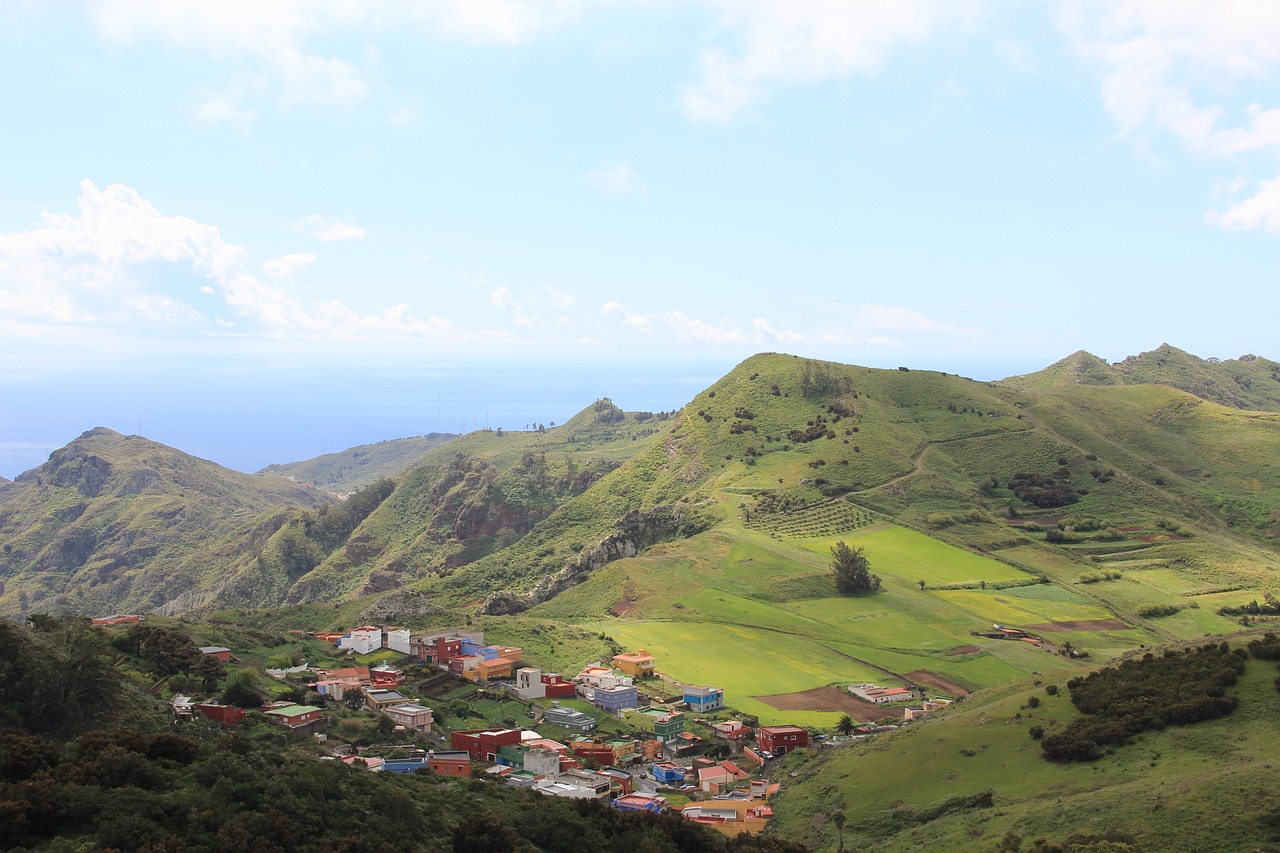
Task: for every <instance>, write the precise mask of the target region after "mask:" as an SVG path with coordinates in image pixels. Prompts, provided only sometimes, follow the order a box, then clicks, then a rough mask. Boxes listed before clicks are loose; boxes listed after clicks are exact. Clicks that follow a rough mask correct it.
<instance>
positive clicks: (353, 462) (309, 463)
mask: <svg viewBox="0 0 1280 853" xmlns="http://www.w3.org/2000/svg"><path fill="white" fill-rule="evenodd" d="M457 437H458V436H457V435H455V434H453V433H444V432H433V433H430V434H428V435H419V436H414V437H412V438H393V439H388V440H387V441H379V442H377V443H376V444H361V445H358V446H356V447H349V448H347V449H346V450H341V451H338V452H337V453H326V454H324V455H322V456H317V457H315V458H314V459H306V460H303V461H301V462H285V463H282V464H277V465H268V466H267V467H266V468H263V469H262V470H261V471H259V472H258V473H259V474H275V475H278V476H281V477H288V478H289V479H290V480H296V481H298V482H300V483H309V484H310V485H312V486H315V487H316V488H318V489H324V490H326V491H329V492H333V493H334V494H336V495H338V496H339V497H346V496H347V495H349V494H351V493H352V492H355V491H358V490H359V489H362V488H364V487H365V486H369V485H372V484H373V483H375V482H377V481H378V480H380V479H381V478H383V477H395V476H397V475H399V474H402V473H403V472H404V471H406V470H407V469H409V468H412V467H413V465H414V464H415V463H417V461H418V460H419V459H421V458H422V457H423V456H425V455H426V454H427V453H428V452H429V451H432V450H435V449H436V448H437V447H439V446H440V445H442V444H446V443H448V442H450V441H453V440H454V439H455V438H457Z"/></svg>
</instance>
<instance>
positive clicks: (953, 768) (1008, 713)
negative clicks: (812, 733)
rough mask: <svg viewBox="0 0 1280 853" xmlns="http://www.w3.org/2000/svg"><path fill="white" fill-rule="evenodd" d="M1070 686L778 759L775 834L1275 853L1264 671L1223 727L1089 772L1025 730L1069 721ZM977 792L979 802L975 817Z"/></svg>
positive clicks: (1145, 744) (859, 842) (1253, 673)
mask: <svg viewBox="0 0 1280 853" xmlns="http://www.w3.org/2000/svg"><path fill="white" fill-rule="evenodd" d="M1241 639H1243V638H1241ZM1082 672H1084V670H1067V671H1059V672H1052V673H1049V672H1045V673H1042V674H1040V675H1038V676H1036V677H1034V678H1031V677H1028V678H1024V679H1020V680H1018V681H1015V682H1013V683H1010V684H1005V685H1002V686H999V687H993V688H990V689H987V690H983V691H981V692H979V693H976V694H974V695H973V696H970V697H969V698H967V699H966V700H965V701H964V702H962V703H960V704H958V705H954V706H953V707H951V708H948V709H946V710H944V711H941V712H937V713H936V714H935V715H931V716H929V717H927V718H925V719H924V720H923V721H921V722H918V723H913V724H911V726H910V727H908V728H906V729H902V730H900V731H897V732H893V733H890V734H887V735H879V736H877V737H876V738H875V739H874V740H872V741H868V742H866V743H862V744H857V745H846V746H842V747H840V748H837V749H828V750H825V751H823V752H821V753H819V754H813V753H810V754H804V755H797V756H793V757H790V758H789V759H788V760H787V761H786V762H785V763H784V764H783V766H782V767H781V768H780V769H781V771H782V772H783V773H784V774H785V775H787V776H793V777H795V778H794V779H793V780H792V781H791V783H790V784H787V785H784V787H783V789H782V793H781V795H780V797H779V799H778V800H777V801H776V803H775V811H776V813H777V815H778V818H777V824H776V826H775V829H776V831H777V832H778V833H779V834H780V835H782V836H784V837H788V838H793V839H799V840H802V841H804V842H805V843H807V844H809V845H810V846H811V848H812V849H814V850H816V851H834V850H835V849H836V847H837V831H836V827H835V823H834V821H833V820H832V818H833V816H835V815H836V814H839V815H841V816H843V818H844V821H845V825H844V843H845V845H846V847H847V848H848V849H865V850H884V851H891V850H907V849H912V850H914V849H920V848H921V847H927V848H930V849H944V850H995V849H1003V848H997V845H998V844H999V843H1000V842H1001V841H1002V839H1004V838H1005V837H1006V835H1007V834H1008V833H1013V834H1014V835H1016V836H1020V837H1021V838H1022V839H1023V840H1024V842H1025V845H1026V846H1025V847H1024V848H1023V849H1030V848H1031V846H1032V844H1031V842H1032V841H1033V840H1034V839H1037V838H1045V839H1048V840H1049V841H1052V842H1056V843H1061V842H1062V841H1063V840H1064V839H1065V838H1066V837H1067V836H1069V835H1070V834H1072V833H1093V834H1102V833H1105V832H1108V831H1111V832H1118V833H1122V834H1124V835H1126V836H1129V837H1130V838H1132V839H1133V843H1134V846H1133V847H1129V848H1113V847H1106V848H1096V849H1108V850H1111V849H1141V850H1168V851H1201V850H1203V851H1218V850H1222V851H1229V850H1275V849H1277V846H1276V845H1277V842H1280V834H1278V833H1277V832H1276V829H1275V818H1276V807H1277V804H1278V803H1280V782H1278V781H1277V777H1276V774H1275V773H1273V772H1270V768H1272V767H1273V766H1274V765H1275V764H1276V763H1277V762H1278V761H1280V752H1277V749H1276V745H1275V738H1274V737H1273V733H1274V720H1275V718H1276V715H1277V714H1278V713H1280V694H1277V692H1276V688H1275V685H1274V683H1273V682H1274V681H1275V677H1276V669H1275V665H1274V664H1273V663H1272V662H1270V661H1261V660H1251V661H1249V662H1248V663H1247V664H1246V667H1245V671H1244V675H1243V676H1242V677H1241V679H1240V680H1239V682H1237V684H1236V685H1235V686H1234V687H1232V688H1229V689H1228V691H1227V692H1228V695H1233V696H1236V697H1238V699H1239V705H1238V707H1237V708H1236V710H1235V711H1234V712H1232V713H1231V714H1230V715H1229V716H1227V717H1225V718H1222V719H1218V720H1211V721H1207V722H1200V723H1195V724H1194V725H1189V726H1169V727H1167V728H1164V729H1162V730H1160V731H1149V732H1146V733H1143V734H1139V735H1137V736H1136V737H1134V738H1133V739H1132V742H1131V743H1129V744H1128V745H1124V746H1117V747H1114V748H1112V749H1110V750H1109V751H1108V753H1107V754H1106V755H1104V756H1103V757H1102V758H1101V759H1099V760H1097V761H1092V762H1076V763H1065V764H1064V763H1055V762H1050V761H1047V760H1045V759H1044V758H1043V757H1041V754H1040V752H1041V751H1040V748H1039V746H1040V744H1039V743H1038V742H1037V741H1036V740H1034V739H1033V738H1032V736H1031V730H1032V728H1033V727H1037V726H1038V727H1040V728H1042V729H1045V730H1047V731H1049V732H1053V731H1058V730H1061V729H1062V728H1064V727H1065V726H1066V725H1067V724H1068V723H1069V722H1070V721H1071V720H1073V719H1075V718H1077V717H1078V716H1079V715H1080V714H1079V711H1078V710H1077V709H1076V708H1075V707H1073V705H1072V703H1071V700H1070V698H1069V691H1068V690H1067V688H1066V681H1067V679H1068V677H1069V676H1072V675H1076V674H1079V673H1082ZM1047 689H1048V690H1054V691H1056V693H1054V694H1053V695H1051V694H1050V693H1049V692H1047ZM987 791H990V792H992V794H993V797H992V800H991V802H990V803H989V804H988V805H985V806H984V805H977V804H975V800H974V798H975V795H981V794H982V793H983V792H987ZM1089 849H1095V848H1089Z"/></svg>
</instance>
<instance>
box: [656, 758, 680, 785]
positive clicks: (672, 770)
mask: <svg viewBox="0 0 1280 853" xmlns="http://www.w3.org/2000/svg"><path fill="white" fill-rule="evenodd" d="M649 775H650V776H652V777H653V778H654V781H656V782H657V783H658V784H659V785H683V784H684V780H685V772H684V768H683V767H681V766H680V765H679V764H676V763H675V762H673V761H655V762H654V763H653V764H650V765H649Z"/></svg>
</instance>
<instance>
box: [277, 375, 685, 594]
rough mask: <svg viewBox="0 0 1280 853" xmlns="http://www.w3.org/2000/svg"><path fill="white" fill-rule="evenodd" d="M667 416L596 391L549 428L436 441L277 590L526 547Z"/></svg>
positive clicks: (324, 585)
mask: <svg viewBox="0 0 1280 853" xmlns="http://www.w3.org/2000/svg"><path fill="white" fill-rule="evenodd" d="M667 418H668V416H667V415H666V414H661V415H654V414H651V413H648V412H632V413H625V412H623V411H622V410H621V409H619V408H618V407H617V406H616V405H614V404H613V403H612V402H611V401H609V400H607V399H606V400H599V401H597V402H596V403H593V404H592V405H591V406H589V407H587V409H585V410H584V411H583V412H581V413H579V414H578V415H577V416H575V417H574V418H572V419H571V420H570V421H569V422H567V423H565V424H563V425H561V426H559V427H554V428H552V429H545V428H544V429H539V430H536V431H530V432H503V431H500V430H497V431H491V430H482V431H477V432H475V433H470V434H468V435H466V436H462V437H460V438H458V439H456V440H454V441H452V442H450V443H448V444H447V445H444V446H441V447H439V448H437V449H435V450H433V451H431V452H429V453H428V454H426V455H425V456H423V457H422V458H421V459H420V460H419V461H418V463H417V465H416V466H415V467H414V468H413V469H411V470H409V471H408V472H406V473H405V474H404V475H403V476H401V477H400V478H399V481H398V483H397V486H396V489H395V491H394V493H393V494H392V495H391V496H390V497H389V498H388V499H387V500H386V501H385V503H383V504H382V505H381V506H379V507H378V508H377V510H375V511H374V512H372V513H371V514H370V515H369V516H368V518H367V519H366V520H365V521H364V522H363V523H362V524H361V525H360V526H359V528H358V529H356V530H355V531H354V532H353V534H352V535H351V537H350V539H349V540H348V541H347V543H346V545H345V546H344V547H343V548H341V549H339V550H337V551H335V552H333V553H332V554H331V555H330V556H329V557H328V558H327V559H325V560H324V561H323V562H321V563H320V564H318V565H317V567H316V568H315V570H314V571H311V572H309V573H307V574H306V575H305V576H303V577H301V578H299V579H298V580H297V582H296V583H295V584H294V586H293V588H292V589H291V590H290V591H289V593H288V596H287V600H288V601H289V602H291V603H296V602H305V601H310V600H315V599H327V600H332V599H335V598H352V597H355V596H358V595H362V594H372V593H378V592H384V591H387V590H390V589H395V588H398V587H401V586H403V585H405V584H407V583H410V582H413V581H416V580H419V579H422V578H429V577H434V576H437V575H441V574H448V573H450V572H452V571H453V570H454V569H456V568H457V567H459V566H462V565H466V564H468V563H471V562H473V561H476V560H479V559H482V558H484V557H485V556H486V555H488V554H491V553H493V552H495V551H499V550H502V549H504V548H508V547H509V546H516V547H518V548H520V549H526V548H528V547H530V546H529V544H528V543H527V542H525V541H524V540H523V537H524V536H525V534H527V533H528V532H529V530H530V529H531V528H533V527H534V525H536V524H537V523H538V522H540V521H542V520H543V519H545V518H547V517H548V516H549V515H551V514H552V513H554V512H555V511H556V510H557V508H559V507H560V506H561V505H563V504H564V503H565V502H566V501H568V500H571V499H572V498H573V497H574V496H575V495H579V494H582V493H583V492H584V491H586V490H587V489H589V488H590V487H591V486H592V485H593V484H595V483H596V482H597V481H598V480H600V479H601V478H602V477H604V476H605V475H606V474H608V473H609V472H610V471H612V470H613V469H614V468H616V467H617V466H618V465H619V464H621V463H622V462H623V461H624V460H626V459H628V458H630V457H631V456H633V455H635V454H636V453H639V452H642V451H643V449H644V448H646V447H648V446H649V445H650V444H651V443H652V442H653V441H654V440H655V439H656V438H657V436H658V435H659V433H660V431H661V428H662V427H663V426H665V425H666V423H667ZM517 543H519V544H518V545H517Z"/></svg>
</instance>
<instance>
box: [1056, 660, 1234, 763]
mask: <svg viewBox="0 0 1280 853" xmlns="http://www.w3.org/2000/svg"><path fill="white" fill-rule="evenodd" d="M1247 657H1248V653H1247V652H1245V651H1244V650H1242V649H1237V650H1235V651H1232V650H1231V648H1230V646H1228V645H1227V644H1226V643H1219V644H1216V645H1213V644H1211V645H1204V646H1200V647H1199V648H1194V649H1186V650H1183V651H1181V652H1177V651H1167V652H1165V653H1164V654H1163V655H1160V656H1157V655H1154V654H1150V653H1148V654H1146V655H1143V656H1142V657H1141V658H1140V659H1131V660H1126V661H1124V662H1123V663H1121V664H1120V665H1119V666H1116V667H1109V668H1106V669H1100V670H1097V671H1096V672H1093V673H1090V674H1089V675H1088V676H1085V677H1083V678H1073V679H1071V680H1070V681H1068V682H1067V689H1068V690H1070V691H1071V702H1072V704H1073V705H1075V706H1076V708H1078V709H1079V710H1080V712H1081V713H1082V714H1083V715H1084V716H1081V717H1079V718H1077V719H1075V720H1073V721H1072V722H1071V723H1070V724H1069V725H1068V726H1067V727H1066V728H1065V729H1064V730H1063V731H1061V732H1057V733H1055V734H1051V735H1047V736H1046V737H1045V738H1044V739H1043V740H1042V741H1041V742H1040V748H1041V751H1042V752H1043V753H1044V757H1045V758H1048V759H1050V760H1053V761H1095V760H1097V759H1098V758H1101V757H1102V755H1103V752H1104V750H1105V749H1106V748H1107V747H1109V746H1120V745H1122V744H1124V743H1125V742H1127V741H1128V740H1129V738H1131V737H1133V736H1134V735H1136V734H1139V733H1141V732H1145V731H1151V730H1158V729H1162V728H1164V727H1165V726H1169V725H1179V726H1181V725H1188V724H1190V723H1198V722H1200V721H1201V720H1212V719H1214V718H1216V717H1223V716H1226V715H1227V714H1230V713H1231V712H1232V711H1234V710H1235V708H1236V705H1237V704H1238V701H1237V699H1236V697H1234V696H1228V695H1226V689H1227V688H1228V687H1230V686H1232V685H1233V684H1235V683H1236V679H1238V678H1239V677H1240V675H1241V673H1243V672H1244V660H1245V659H1246V658H1247ZM1038 701H1039V700H1037V702H1038Z"/></svg>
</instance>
